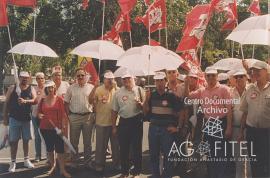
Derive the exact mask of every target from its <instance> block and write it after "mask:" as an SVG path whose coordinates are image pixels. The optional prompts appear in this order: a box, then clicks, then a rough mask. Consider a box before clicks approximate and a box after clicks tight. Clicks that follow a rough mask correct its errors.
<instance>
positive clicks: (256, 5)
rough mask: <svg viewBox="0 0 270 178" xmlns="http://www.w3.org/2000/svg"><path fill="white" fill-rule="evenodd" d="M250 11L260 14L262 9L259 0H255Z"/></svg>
mask: <svg viewBox="0 0 270 178" xmlns="http://www.w3.org/2000/svg"><path fill="white" fill-rule="evenodd" d="M248 11H250V12H251V14H253V15H260V14H261V9H260V2H259V0H253V1H252V3H251V4H250V6H249V8H248Z"/></svg>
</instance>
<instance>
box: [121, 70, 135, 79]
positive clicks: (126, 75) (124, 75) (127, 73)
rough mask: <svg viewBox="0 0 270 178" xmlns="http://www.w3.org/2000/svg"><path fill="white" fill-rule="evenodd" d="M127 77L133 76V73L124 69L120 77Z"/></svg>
mask: <svg viewBox="0 0 270 178" xmlns="http://www.w3.org/2000/svg"><path fill="white" fill-rule="evenodd" d="M128 77H132V78H133V75H132V74H131V73H130V72H129V71H125V72H124V73H123V74H122V76H121V78H128Z"/></svg>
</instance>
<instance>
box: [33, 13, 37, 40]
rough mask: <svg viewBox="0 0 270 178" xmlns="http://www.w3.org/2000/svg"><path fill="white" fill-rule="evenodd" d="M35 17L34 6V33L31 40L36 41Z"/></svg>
mask: <svg viewBox="0 0 270 178" xmlns="http://www.w3.org/2000/svg"><path fill="white" fill-rule="evenodd" d="M36 18H37V14H36V8H35V9H34V33H33V41H36Z"/></svg>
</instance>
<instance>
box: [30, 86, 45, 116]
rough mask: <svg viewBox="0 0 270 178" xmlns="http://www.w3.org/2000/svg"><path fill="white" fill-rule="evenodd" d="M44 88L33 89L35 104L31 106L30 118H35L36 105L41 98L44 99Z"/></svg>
mask: <svg viewBox="0 0 270 178" xmlns="http://www.w3.org/2000/svg"><path fill="white" fill-rule="evenodd" d="M44 88H45V87H43V88H40V87H38V86H35V87H34V89H35V90H36V93H37V98H36V100H37V104H35V105H32V116H34V117H37V110H38V103H39V102H40V100H41V98H44V97H45V91H44Z"/></svg>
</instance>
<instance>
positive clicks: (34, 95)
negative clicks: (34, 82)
mask: <svg viewBox="0 0 270 178" xmlns="http://www.w3.org/2000/svg"><path fill="white" fill-rule="evenodd" d="M31 94H32V98H31V99H28V100H27V99H23V98H21V97H19V99H18V102H19V103H20V104H30V105H35V104H37V103H38V102H37V100H36V98H37V93H36V90H35V89H34V88H33V87H31Z"/></svg>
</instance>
